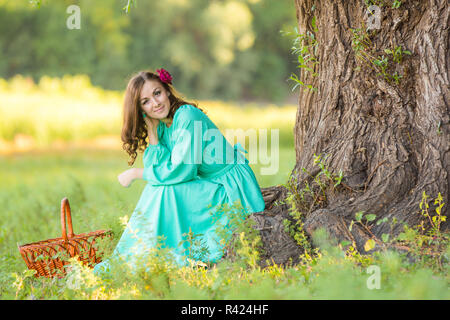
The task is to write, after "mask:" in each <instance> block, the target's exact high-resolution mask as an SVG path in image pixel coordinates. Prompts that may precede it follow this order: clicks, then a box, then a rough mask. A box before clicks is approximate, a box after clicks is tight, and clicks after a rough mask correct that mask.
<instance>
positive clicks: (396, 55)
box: [384, 46, 411, 63]
mask: <svg viewBox="0 0 450 320" xmlns="http://www.w3.org/2000/svg"><path fill="white" fill-rule="evenodd" d="M384 52H386V53H387V54H389V55H392V60H393V61H394V62H395V63H401V62H402V59H403V54H407V55H411V51H409V50H403V49H402V47H401V46H396V47H395V48H394V49H392V50H391V49H384Z"/></svg>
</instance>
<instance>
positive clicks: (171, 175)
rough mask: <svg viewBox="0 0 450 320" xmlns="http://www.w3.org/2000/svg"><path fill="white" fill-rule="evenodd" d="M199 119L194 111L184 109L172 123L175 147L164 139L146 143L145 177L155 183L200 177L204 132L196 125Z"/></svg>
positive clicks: (172, 182)
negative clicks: (198, 175) (198, 170)
mask: <svg viewBox="0 0 450 320" xmlns="http://www.w3.org/2000/svg"><path fill="white" fill-rule="evenodd" d="M200 121H201V120H198V119H197V118H196V116H195V114H193V113H191V112H184V113H182V114H180V115H179V116H178V117H177V118H176V119H174V121H173V123H172V125H173V126H175V127H174V128H173V129H174V134H173V139H175V141H174V146H173V149H172V150H169V148H168V147H167V146H166V145H164V144H163V143H162V142H161V141H160V142H159V143H158V144H156V145H149V146H148V147H147V149H146V150H145V152H144V155H143V161H144V172H143V177H142V178H143V179H144V180H146V181H148V182H149V183H151V184H152V185H171V184H177V183H181V182H186V181H190V180H194V179H195V178H196V177H197V169H198V166H199V161H198V156H199V155H201V152H202V143H201V137H202V132H201V130H200V131H198V129H196V126H195V123H196V122H197V124H199V123H200ZM194 134H195V135H194Z"/></svg>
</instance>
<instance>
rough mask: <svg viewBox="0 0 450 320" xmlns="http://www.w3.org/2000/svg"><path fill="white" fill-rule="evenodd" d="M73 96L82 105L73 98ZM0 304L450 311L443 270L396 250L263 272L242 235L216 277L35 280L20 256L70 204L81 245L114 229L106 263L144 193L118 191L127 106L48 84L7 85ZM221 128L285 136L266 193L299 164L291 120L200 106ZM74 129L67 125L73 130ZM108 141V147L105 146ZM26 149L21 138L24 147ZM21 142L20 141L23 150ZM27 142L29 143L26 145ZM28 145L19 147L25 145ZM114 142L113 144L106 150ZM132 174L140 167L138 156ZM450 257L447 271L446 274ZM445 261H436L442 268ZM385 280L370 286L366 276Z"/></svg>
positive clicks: (60, 83) (173, 271) (312, 258)
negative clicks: (360, 303) (385, 302)
mask: <svg viewBox="0 0 450 320" xmlns="http://www.w3.org/2000/svg"><path fill="white" fill-rule="evenodd" d="M75 90H77V92H76V93H74V91H75ZM0 94H1V100H0V121H1V123H0V137H1V139H2V141H3V142H2V143H3V144H2V146H3V149H2V155H0V168H1V169H0V208H1V209H0V299H449V298H450V295H449V290H448V284H449V277H448V263H447V264H444V265H439V264H438V263H435V262H434V261H435V260H433V259H434V258H433V259H431V260H430V259H428V258H423V259H422V258H417V259H415V260H414V261H413V262H411V259H410V258H407V257H405V256H404V255H402V254H400V253H396V252H392V251H389V250H386V251H381V252H379V253H377V254H374V255H370V256H369V255H367V256H364V255H359V254H356V253H349V252H348V251H347V252H344V251H343V250H341V249H340V248H339V247H338V246H333V245H329V244H327V243H326V242H324V241H325V240H324V238H323V235H322V236H321V235H320V234H318V235H317V241H322V242H323V243H324V245H323V246H322V248H323V249H322V250H321V251H320V252H319V251H308V252H305V255H304V256H303V257H302V263H301V264H299V265H296V266H288V267H285V268H282V267H280V266H277V265H273V266H271V267H268V268H264V269H263V268H260V267H259V266H258V265H257V264H256V262H255V261H256V260H257V257H258V254H259V251H258V238H257V237H255V235H254V234H252V233H251V232H250V228H249V226H247V225H243V226H242V228H243V229H242V230H244V231H245V232H244V231H243V232H244V233H243V234H242V238H240V239H239V241H238V243H237V245H236V247H237V254H236V258H235V260H234V261H223V262H220V263H218V264H217V265H214V266H212V267H211V268H209V269H207V270H205V269H203V268H189V267H186V268H180V269H178V268H175V267H174V266H173V265H172V264H171V263H170V261H167V260H164V257H165V255H163V254H159V255H154V256H151V257H150V258H149V259H148V260H146V261H145V262H144V264H143V266H145V267H146V268H147V272H139V273H137V274H132V273H130V272H128V271H127V270H121V272H119V273H117V276H116V277H114V278H113V279H109V280H102V279H100V278H97V277H95V276H94V275H93V273H92V272H91V270H90V269H89V268H86V267H83V266H82V265H80V264H78V263H77V262H76V261H73V263H72V269H71V271H70V272H69V273H68V275H67V276H66V277H64V278H62V279H56V278H55V279H52V280H48V279H42V278H37V279H35V278H34V277H33V276H32V274H31V272H29V271H27V269H26V266H25V263H24V262H23V260H22V258H21V256H20V254H19V250H18V248H17V244H25V243H30V242H34V241H39V240H44V239H48V238H54V237H59V236H60V234H61V229H60V228H61V227H60V220H59V219H60V203H61V199H62V198H63V197H67V198H68V199H69V202H70V206H71V210H72V216H73V223H74V231H75V233H76V234H78V233H82V232H88V231H93V230H98V229H111V230H112V231H113V233H114V235H115V237H114V240H113V241H112V242H110V243H108V244H104V247H105V250H106V252H107V253H108V252H111V250H112V248H113V247H114V245H115V243H116V242H117V241H118V238H119V237H120V234H121V233H122V231H123V227H124V226H123V224H122V221H123V219H124V218H125V217H126V216H128V217H129V215H130V214H131V213H132V211H133V210H134V206H135V204H136V203H137V201H138V199H139V197H140V194H141V192H142V190H143V188H144V186H145V181H143V180H137V181H135V182H134V183H133V184H132V185H131V186H130V187H129V188H123V187H122V186H121V185H120V184H119V183H118V181H117V175H118V174H119V173H120V172H122V171H124V170H126V169H127V168H128V165H127V155H126V154H125V152H124V151H122V150H121V149H120V143H119V142H118V140H117V132H118V131H120V95H119V94H118V93H111V92H104V91H102V90H100V89H97V88H92V87H91V86H90V85H89V83H88V82H87V80H86V78H83V77H78V78H66V79H65V80H57V79H44V80H41V82H40V83H39V84H38V85H35V84H32V83H29V82H28V81H27V80H26V79H21V78H17V79H15V80H14V81H11V82H9V83H6V82H4V81H3V82H1V81H0ZM203 105H204V106H205V107H206V108H207V109H208V110H207V111H208V114H209V115H210V117H211V119H212V120H213V121H215V122H216V123H217V124H218V126H219V127H220V128H221V129H225V128H243V129H246V128H255V127H256V128H278V129H279V130H280V149H279V152H280V159H281V160H280V165H279V170H278V172H277V174H274V175H262V174H261V172H260V169H261V167H262V165H261V164H259V163H255V164H252V165H251V166H252V168H253V170H254V172H255V174H256V176H257V179H258V182H259V183H260V185H261V186H262V187H265V186H270V185H276V184H283V183H285V182H286V179H287V177H288V175H289V173H290V170H291V169H292V167H293V165H294V163H295V154H294V151H293V147H292V145H293V142H292V136H290V135H292V131H291V129H292V127H293V121H294V120H293V119H295V108H293V107H290V106H286V107H276V106H269V107H266V108H265V109H263V110H262V111H261V110H258V109H256V107H255V106H251V105H247V106H235V105H229V104H225V103H221V102H201V106H203ZM68 119H70V121H69V120H68ZM106 136H109V137H110V140H105V139H103V140H102V139H99V140H95V139H96V138H98V137H106ZM18 137H22V138H18ZM24 137H25V138H24ZM21 139H22V140H21ZM21 141H22V142H21ZM108 141H109V142H108ZM134 166H135V167H142V156H141V155H139V157H138V158H137V160H136V162H135V164H134ZM449 254H450V251H449V249H448V245H447V247H446V249H445V250H444V252H442V255H443V258H442V261H447V262H448V256H449ZM440 261H441V260H440ZM371 266H372V267H375V268H378V269H377V270H379V271H380V272H379V278H378V279H375V280H374V279H373V277H371V276H372V273H370V272H369V270H372V269H370V267H371Z"/></svg>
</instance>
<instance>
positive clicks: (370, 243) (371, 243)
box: [364, 239, 375, 251]
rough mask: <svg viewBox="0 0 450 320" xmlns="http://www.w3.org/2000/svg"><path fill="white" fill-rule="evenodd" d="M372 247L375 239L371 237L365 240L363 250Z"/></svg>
mask: <svg viewBox="0 0 450 320" xmlns="http://www.w3.org/2000/svg"><path fill="white" fill-rule="evenodd" d="M373 248H375V241H374V240H373V239H369V240H367V242H366V244H365V245H364V250H366V251H370V250H372V249H373Z"/></svg>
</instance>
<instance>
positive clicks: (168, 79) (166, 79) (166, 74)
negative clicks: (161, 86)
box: [156, 68, 172, 84]
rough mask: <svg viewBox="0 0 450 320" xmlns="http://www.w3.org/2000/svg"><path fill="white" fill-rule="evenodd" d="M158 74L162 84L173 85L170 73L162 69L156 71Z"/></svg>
mask: <svg viewBox="0 0 450 320" xmlns="http://www.w3.org/2000/svg"><path fill="white" fill-rule="evenodd" d="M156 72H158V74H159V78H160V79H161V81H162V82H164V83H170V84H172V76H171V75H170V73H169V71H167V70H165V69H163V68H161V69H156Z"/></svg>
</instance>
